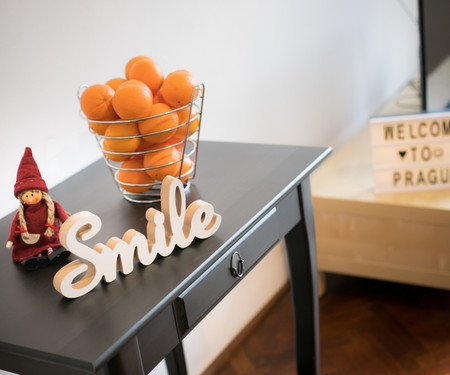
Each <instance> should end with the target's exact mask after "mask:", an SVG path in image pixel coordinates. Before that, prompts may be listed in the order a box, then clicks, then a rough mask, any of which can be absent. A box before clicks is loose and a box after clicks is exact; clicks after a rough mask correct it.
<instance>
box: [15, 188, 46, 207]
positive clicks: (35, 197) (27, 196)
mask: <svg viewBox="0 0 450 375" xmlns="http://www.w3.org/2000/svg"><path fill="white" fill-rule="evenodd" d="M20 199H21V200H22V202H23V203H26V204H36V203H39V202H40V201H41V200H42V191H40V190H26V191H24V192H23V193H22V195H21V197H20Z"/></svg>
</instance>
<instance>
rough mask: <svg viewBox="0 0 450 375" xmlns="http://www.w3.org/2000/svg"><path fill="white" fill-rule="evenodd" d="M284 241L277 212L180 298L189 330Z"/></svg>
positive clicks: (225, 255) (251, 232)
mask: <svg viewBox="0 0 450 375" xmlns="http://www.w3.org/2000/svg"><path fill="white" fill-rule="evenodd" d="M280 239H281V234H280V229H279V224H278V222H277V209H276V208H273V209H272V210H271V211H270V212H269V213H267V214H266V216H265V217H264V218H263V219H262V220H260V221H259V222H258V223H257V224H256V225H255V226H254V227H253V228H251V229H250V230H249V231H248V232H247V233H246V234H245V235H244V236H243V237H242V238H241V239H240V240H239V241H238V242H237V243H236V244H235V245H233V246H232V247H231V248H230V249H229V250H228V251H227V252H226V253H225V254H224V255H223V256H222V257H221V258H220V259H219V260H218V261H217V262H216V263H215V265H213V266H212V267H211V270H210V271H208V272H207V273H206V274H205V275H204V276H203V277H201V278H200V279H199V280H197V281H196V282H195V283H194V284H193V285H191V286H190V287H189V288H188V289H187V290H186V291H185V292H184V293H183V294H182V295H181V296H180V299H181V303H182V305H183V307H184V311H185V319H186V322H185V324H184V325H185V327H186V329H190V328H192V327H193V326H194V325H195V324H196V323H197V322H198V321H199V320H200V319H201V318H202V317H203V316H204V315H205V314H206V313H207V312H208V311H209V310H211V309H212V308H213V307H214V306H215V305H216V304H217V303H218V302H219V301H220V300H221V299H222V298H223V297H224V296H225V295H226V293H227V292H228V291H229V290H230V289H231V288H233V287H234V286H235V285H236V284H237V283H238V281H239V280H240V278H241V277H243V276H244V275H245V274H246V273H247V272H248V271H249V270H250V269H251V268H252V267H253V266H254V265H255V264H256V263H257V262H258V260H259V259H261V258H262V255H263V254H264V253H265V252H267V251H268V250H269V249H270V248H271V247H272V246H273V245H275V244H276V243H277V242H278V241H279V240H280ZM233 268H234V270H233ZM180 299H179V300H178V302H179V303H180Z"/></svg>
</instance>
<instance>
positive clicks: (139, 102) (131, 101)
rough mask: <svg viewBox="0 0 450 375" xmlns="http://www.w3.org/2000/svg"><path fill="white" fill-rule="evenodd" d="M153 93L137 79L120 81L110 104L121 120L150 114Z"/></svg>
mask: <svg viewBox="0 0 450 375" xmlns="http://www.w3.org/2000/svg"><path fill="white" fill-rule="evenodd" d="M152 104H153V95H152V92H151V90H150V89H149V88H148V86H147V85H146V84H145V83H143V82H140V81H137V80H129V81H126V82H124V83H122V84H121V85H120V86H119V87H118V88H117V90H116V93H115V95H114V98H113V99H112V105H113V107H114V110H115V111H116V113H117V114H118V115H119V117H120V118H121V119H123V120H133V119H140V118H144V117H148V116H150V113H151V108H152Z"/></svg>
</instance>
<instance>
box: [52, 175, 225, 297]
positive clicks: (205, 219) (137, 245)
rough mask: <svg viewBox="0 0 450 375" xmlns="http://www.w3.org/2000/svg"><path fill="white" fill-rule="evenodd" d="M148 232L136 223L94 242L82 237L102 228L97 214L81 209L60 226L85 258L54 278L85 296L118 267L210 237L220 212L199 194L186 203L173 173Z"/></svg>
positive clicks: (65, 289)
mask: <svg viewBox="0 0 450 375" xmlns="http://www.w3.org/2000/svg"><path fill="white" fill-rule="evenodd" d="M145 218H146V219H147V222H148V223H147V237H145V236H144V235H143V234H142V233H139V232H138V231H136V230H134V229H129V230H127V231H126V232H125V234H124V235H123V237H122V239H119V238H118V237H112V238H110V239H109V240H108V241H107V242H106V245H104V244H102V243H99V244H96V245H95V246H94V248H90V247H88V246H87V245H85V244H83V243H82V242H80V241H79V239H81V240H82V241H87V240H89V239H91V238H92V237H94V236H95V235H96V234H97V233H98V232H99V231H100V228H101V225H102V224H101V220H100V218H99V217H98V216H96V215H94V214H92V213H90V212H87V211H82V212H78V213H76V214H74V215H72V216H70V217H69V218H68V219H67V220H66V221H65V222H64V223H63V225H62V226H61V230H60V233H59V238H60V241H61V244H62V245H63V246H64V247H65V248H66V249H67V250H69V251H71V252H72V253H73V254H75V255H76V256H78V257H80V258H81V259H77V260H74V261H73V262H71V263H69V264H67V265H66V266H64V267H63V268H61V269H60V270H59V271H58V272H57V273H56V275H55V277H54V278H53V286H54V287H55V289H56V290H57V291H58V292H59V293H61V294H62V295H63V296H65V297H67V298H77V297H80V296H82V295H84V294H86V293H88V292H90V291H91V290H92V289H94V288H95V287H96V286H97V284H98V283H99V282H100V281H101V280H102V279H104V280H105V281H106V282H112V281H114V280H115V279H116V276H117V270H119V271H120V272H122V273H123V274H125V275H127V274H129V273H131V272H132V271H133V268H134V259H135V258H137V259H138V260H139V262H140V263H142V264H143V265H145V266H147V265H149V264H151V263H153V261H154V260H155V258H156V256H157V255H158V254H159V255H162V256H168V255H170V254H171V253H172V252H173V250H174V248H175V246H178V247H180V248H186V247H188V246H189V245H190V244H191V243H192V241H193V240H194V238H195V237H197V238H201V239H204V238H208V237H210V236H212V235H213V234H214V233H215V232H216V231H217V229H218V228H219V226H220V223H221V216H220V215H218V214H216V213H215V212H214V208H213V206H212V205H211V204H209V203H207V202H204V201H201V200H197V201H195V202H193V203H191V204H190V205H189V206H188V207H187V208H186V195H185V192H184V187H183V184H182V182H181V181H180V180H178V179H176V178H174V177H170V176H168V177H166V178H165V179H164V181H163V182H162V186H161V211H157V210H155V209H154V208H149V209H148V210H147V212H146V214H145Z"/></svg>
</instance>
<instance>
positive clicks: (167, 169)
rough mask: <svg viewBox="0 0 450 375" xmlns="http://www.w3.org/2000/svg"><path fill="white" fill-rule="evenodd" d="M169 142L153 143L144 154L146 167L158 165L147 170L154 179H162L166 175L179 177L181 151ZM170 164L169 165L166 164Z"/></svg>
mask: <svg viewBox="0 0 450 375" xmlns="http://www.w3.org/2000/svg"><path fill="white" fill-rule="evenodd" d="M167 146H169V144H167V143H158V144H156V145H153V146H152V147H151V148H150V150H152V151H153V152H149V153H148V154H145V156H144V167H145V168H150V167H156V168H153V169H148V170H146V172H147V174H148V175H149V176H150V178H151V179H152V180H160V181H162V180H163V179H164V177H166V176H169V175H170V176H174V177H177V176H178V175H179V173H180V164H181V153H180V152H179V151H178V150H177V149H175V148H174V147H169V148H165V147H167ZM166 164H168V165H166Z"/></svg>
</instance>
